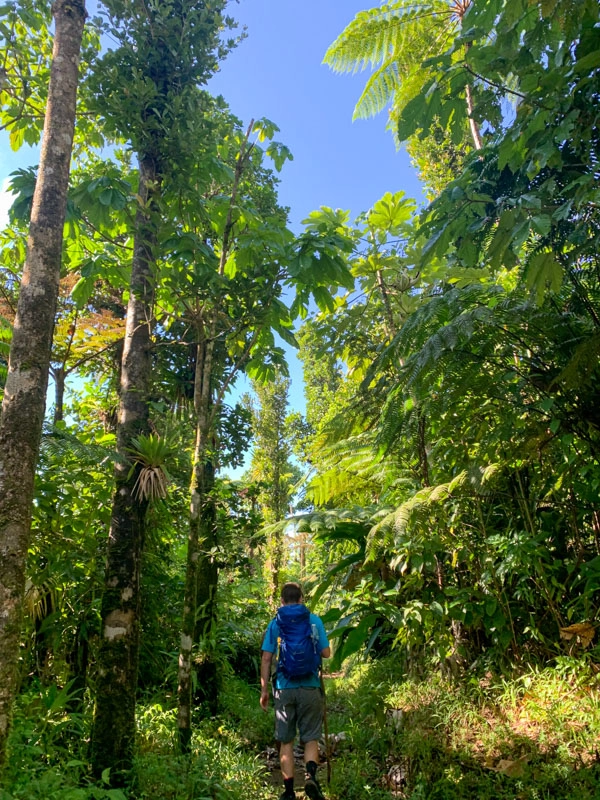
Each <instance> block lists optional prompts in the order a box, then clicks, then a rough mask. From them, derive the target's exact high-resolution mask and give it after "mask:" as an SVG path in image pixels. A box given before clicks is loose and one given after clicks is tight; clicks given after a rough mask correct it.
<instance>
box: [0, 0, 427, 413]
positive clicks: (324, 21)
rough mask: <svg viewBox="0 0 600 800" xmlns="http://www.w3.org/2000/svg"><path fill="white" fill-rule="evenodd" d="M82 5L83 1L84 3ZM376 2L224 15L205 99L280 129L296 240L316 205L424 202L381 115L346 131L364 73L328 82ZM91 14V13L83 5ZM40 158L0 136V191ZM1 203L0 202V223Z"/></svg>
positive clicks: (346, 0)
mask: <svg viewBox="0 0 600 800" xmlns="http://www.w3.org/2000/svg"><path fill="white" fill-rule="evenodd" d="M88 2H89V0H88ZM375 4H376V0H371V2H370V0H303V2H290V1H289V0H241V2H239V3H236V2H232V3H231V4H230V8H229V13H230V14H231V15H232V16H233V17H235V18H236V19H237V20H238V21H239V22H240V26H246V28H247V34H248V36H247V38H246V39H245V40H244V41H242V42H241V44H240V45H239V46H238V48H237V49H236V50H234V51H233V52H232V53H231V54H230V55H229V56H228V58H227V59H226V60H225V61H224V62H223V64H222V65H221V69H220V71H219V73H218V74H217V75H216V76H215V77H214V78H213V79H212V81H211V83H210V85H209V89H211V91H213V92H214V93H219V94H222V95H223V96H224V98H225V99H226V101H227V102H228V103H229V105H230V107H231V109H232V111H233V112H234V113H235V114H236V115H237V116H238V117H240V118H241V120H242V122H244V123H248V122H249V121H250V119H252V118H254V119H258V118H260V117H267V118H269V119H271V120H272V121H273V122H275V123H276V124H277V125H278V126H279V128H280V129H281V131H280V133H279V134H278V135H277V137H276V138H277V139H278V140H279V141H282V142H283V143H284V144H286V145H287V146H288V147H289V148H290V150H291V151H292V153H293V155H294V161H292V162H287V163H286V164H285V166H284V168H283V171H282V173H281V175H280V178H281V184H280V189H279V195H280V200H281V202H282V204H284V205H287V206H289V207H290V222H291V225H292V227H293V228H294V229H296V230H298V229H299V227H300V222H301V220H302V219H304V218H305V217H306V216H307V215H308V213H309V212H310V211H311V210H313V209H315V208H318V207H319V206H321V205H325V206H331V207H333V208H343V209H348V210H350V211H351V214H352V217H354V216H356V215H357V214H358V213H360V212H361V211H366V210H367V209H369V208H370V207H371V206H372V205H373V203H374V202H375V201H376V200H377V199H378V198H379V197H381V196H382V195H383V194H384V193H385V192H388V191H391V192H397V191H399V190H404V191H405V192H406V194H407V195H409V196H412V197H416V198H417V199H421V193H420V188H419V183H418V181H417V178H416V175H415V172H414V170H413V169H412V167H411V166H410V163H409V159H408V156H407V155H406V153H404V152H403V151H400V152H398V151H396V148H395V145H394V142H393V140H392V136H391V134H390V132H389V131H388V130H386V116H385V113H383V114H380V115H379V116H378V117H375V118H374V119H370V120H358V121H356V122H352V112H353V109H354V105H355V102H356V100H357V99H358V97H359V95H360V92H361V90H362V87H363V85H364V82H365V80H366V77H367V73H366V72H364V73H358V74H357V75H354V76H352V75H338V74H334V73H333V72H332V71H331V70H330V69H329V68H328V67H327V66H325V65H323V64H322V60H323V56H324V54H325V51H326V50H327V47H328V46H329V44H331V42H332V41H333V40H334V39H335V38H336V36H337V35H338V34H339V33H341V31H342V30H343V29H344V27H345V26H346V25H347V24H348V22H350V20H351V19H353V17H354V16H355V14H356V13H357V12H358V11H361V10H364V9H365V8H369V7H371V6H372V5H375ZM90 5H91V4H90ZM37 158H38V154H37V150H35V149H34V150H32V149H30V148H28V147H24V148H22V149H21V150H20V151H19V152H17V153H12V152H11V150H10V148H9V146H8V136H7V135H6V133H4V132H3V133H0V186H2V185H3V183H4V181H5V179H6V177H7V176H8V174H9V173H10V172H12V171H13V170H14V169H17V168H18V167H24V166H28V165H30V164H35V163H37ZM3 205H4V207H6V197H5V196H4V197H2V196H0V220H1V218H2V216H1V215H2V210H3V208H2V207H3ZM292 362H293V359H292ZM290 366H291V372H292V379H293V381H294V391H293V395H292V398H291V402H292V405H293V406H294V407H295V408H299V409H300V410H301V409H302V406H303V399H302V392H301V388H300V386H301V377H300V370H299V367H298V364H297V363H295V362H293V363H291V365H290Z"/></svg>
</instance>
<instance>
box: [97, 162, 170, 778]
mask: <svg viewBox="0 0 600 800" xmlns="http://www.w3.org/2000/svg"><path fill="white" fill-rule="evenodd" d="M157 180H158V178H157V170H156V166H155V163H154V161H153V160H152V159H151V158H146V159H141V161H140V185H139V192H138V194H139V196H140V198H141V203H140V208H139V209H138V213H137V217H136V231H135V242H134V252H133V260H132V268H131V269H132V271H131V286H130V296H129V304H128V307H127V321H126V331H125V343H124V347H123V357H122V364H121V384H120V396H119V420H118V424H117V450H118V454H119V458H118V461H117V464H116V467H115V493H114V496H113V508H112V517H111V523H110V533H109V537H108V546H107V561H106V574H105V584H104V592H103V596H102V628H101V634H100V650H99V654H98V671H97V679H96V707H95V713H94V725H93V731H92V770H93V773H94V775H96V776H100V775H101V774H102V772H103V770H105V769H107V768H110V769H111V781H112V782H113V783H114V784H115V785H119V784H122V783H124V782H126V780H127V773H128V772H129V770H130V769H131V764H132V759H133V748H134V741H135V696H136V687H137V671H138V660H139V631H140V607H141V603H140V568H141V561H142V550H143V545H144V528H145V517H146V510H147V505H148V503H147V501H146V500H145V499H143V498H140V497H139V496H138V495H137V494H136V491H135V483H136V480H137V478H138V475H139V471H140V467H139V465H135V464H134V462H133V461H132V455H131V448H132V447H133V444H132V439H133V438H134V437H136V436H139V435H140V434H148V433H149V411H148V396H149V391H150V382H151V374H152V362H151V333H152V314H153V302H154V289H153V286H154V255H153V251H154V246H155V242H156V232H155V222H154V221H153V216H152V213H151V207H152V196H153V194H154V193H155V192H156V191H157Z"/></svg>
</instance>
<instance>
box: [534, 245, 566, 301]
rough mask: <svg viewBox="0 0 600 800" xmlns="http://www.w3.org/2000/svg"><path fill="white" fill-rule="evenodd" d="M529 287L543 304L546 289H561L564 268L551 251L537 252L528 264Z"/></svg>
mask: <svg viewBox="0 0 600 800" xmlns="http://www.w3.org/2000/svg"><path fill="white" fill-rule="evenodd" d="M525 281H526V285H527V288H528V289H529V290H530V291H532V292H533V293H534V294H535V298H536V302H537V304H538V305H541V304H542V303H543V301H544V296H545V294H546V291H548V290H549V291H551V292H554V293H555V294H556V293H557V292H559V291H560V289H561V286H562V281H563V268H562V266H561V264H560V263H559V262H558V261H557V259H556V257H555V256H554V254H553V253H552V252H551V251H546V252H543V253H536V254H535V255H534V256H533V258H532V259H531V260H530V261H529V264H528V265H527V273H526V277H525Z"/></svg>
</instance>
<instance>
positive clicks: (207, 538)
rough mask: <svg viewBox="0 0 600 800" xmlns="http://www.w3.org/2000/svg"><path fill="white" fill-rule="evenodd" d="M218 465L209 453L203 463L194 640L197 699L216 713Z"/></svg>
mask: <svg viewBox="0 0 600 800" xmlns="http://www.w3.org/2000/svg"><path fill="white" fill-rule="evenodd" d="M214 486H215V467H214V464H213V461H212V459H211V458H210V457H206V458H205V460H204V465H203V480H202V496H203V498H204V500H203V502H202V503H201V511H200V525H199V530H198V563H197V568H196V569H197V574H196V626H195V632H194V644H199V645H201V652H200V653H199V655H198V658H197V659H196V692H195V694H194V702H195V704H196V705H204V706H205V707H206V708H207V710H208V711H209V712H210V714H211V715H214V714H216V713H217V707H218V701H219V689H220V685H219V675H218V669H217V658H216V655H217V654H216V652H215V649H214V646H213V645H214V637H213V636H212V634H213V632H214V628H215V625H216V622H217V587H218V583H219V565H218V563H217V559H216V557H215V548H216V546H217V529H216V508H215V501H214V497H213V489H214Z"/></svg>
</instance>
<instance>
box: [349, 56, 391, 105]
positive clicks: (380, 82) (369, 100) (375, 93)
mask: <svg viewBox="0 0 600 800" xmlns="http://www.w3.org/2000/svg"><path fill="white" fill-rule="evenodd" d="M399 88H400V82H399V78H398V65H397V64H396V62H395V61H386V62H385V63H384V64H382V66H381V67H379V69H378V70H376V71H375V72H374V73H373V74H372V75H371V77H370V78H369V80H368V81H367V83H366V84H365V88H364V89H363V91H362V94H361V96H360V97H359V98H358V102H357V103H356V106H355V108H354V113H353V115H352V119H353V120H356V119H368V118H369V117H373V116H375V114H378V113H379V112H380V111H383V109H384V108H385V107H386V106H387V105H388V104H389V103H390V101H391V100H392V99H393V97H394V94H395V93H396V92H397V91H398V90H399Z"/></svg>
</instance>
